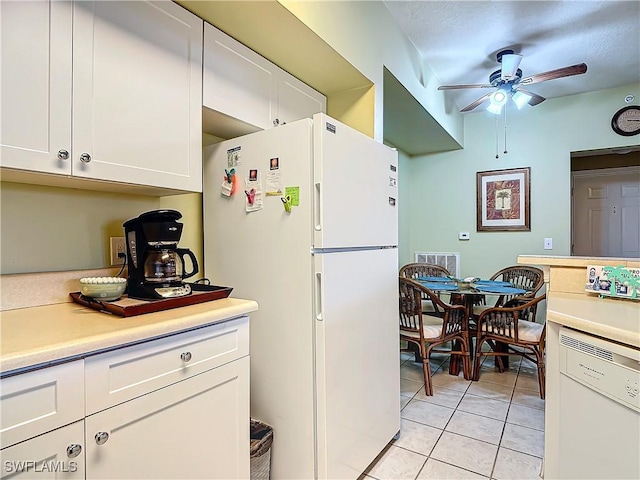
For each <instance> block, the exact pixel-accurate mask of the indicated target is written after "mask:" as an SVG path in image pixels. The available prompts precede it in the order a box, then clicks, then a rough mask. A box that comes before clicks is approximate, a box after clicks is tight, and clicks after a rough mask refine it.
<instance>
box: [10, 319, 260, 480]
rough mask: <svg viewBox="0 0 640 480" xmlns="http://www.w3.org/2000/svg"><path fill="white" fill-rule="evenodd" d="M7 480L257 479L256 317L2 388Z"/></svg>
mask: <svg viewBox="0 0 640 480" xmlns="http://www.w3.org/2000/svg"><path fill="white" fill-rule="evenodd" d="M0 393H1V396H0V399H1V401H0V413H1V415H0V423H1V428H0V433H1V441H2V443H1V450H0V456H1V459H2V471H1V472H0V478H3V479H4V478H7V479H9V478H21V479H22V478H37V479H45V478H64V479H75V478H87V479H99V478H105V479H149V480H151V479H154V480H155V479H165V478H167V479H168V478H172V479H179V478H189V479H198V478H201V479H246V478H249V471H250V468H249V464H250V457H249V442H250V441H249V415H250V412H249V318H248V317H246V316H243V317H239V318H235V319H232V320H227V321H224V322H220V323H216V324H214V325H210V326H207V327H202V328H197V329H194V330H190V331H187V332H183V333H179V334H174V335H169V336H166V337H163V338H159V339H155V340H151V341H147V342H142V343H139V344H136V345H131V346H127V347H123V348H119V349H116V350H112V351H109V352H105V353H101V354H98V355H93V356H89V357H87V358H85V359H84V360H76V361H73V362H69V363H63V364H60V365H57V366H52V367H48V368H43V369H40V370H36V371H33V372H28V373H23V374H17V375H13V376H8V377H5V378H2V380H1V382H0Z"/></svg>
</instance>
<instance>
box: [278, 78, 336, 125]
mask: <svg viewBox="0 0 640 480" xmlns="http://www.w3.org/2000/svg"><path fill="white" fill-rule="evenodd" d="M326 110H327V98H326V97H325V96H324V95H321V94H320V93H318V92H317V91H315V90H314V89H313V88H311V87H310V86H309V85H307V84H306V83H302V82H301V81H300V80H298V79H297V78H296V77H294V76H293V75H290V74H289V73H287V72H285V71H280V75H279V76H278V113H277V116H276V118H277V120H278V124H283V123H289V122H294V121H296V120H300V119H301V118H308V117H309V118H310V117H312V116H313V115H314V114H315V113H326Z"/></svg>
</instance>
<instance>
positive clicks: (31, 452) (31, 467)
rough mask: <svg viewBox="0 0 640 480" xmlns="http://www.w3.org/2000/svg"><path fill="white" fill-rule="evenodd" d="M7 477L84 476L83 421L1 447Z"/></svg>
mask: <svg viewBox="0 0 640 480" xmlns="http://www.w3.org/2000/svg"><path fill="white" fill-rule="evenodd" d="M1 457H2V471H1V472H2V473H1V474H0V478H6V479H7V480H8V479H10V478H11V479H34V478H36V479H38V480H45V479H54V478H55V479H60V480H62V479H64V480H76V479H77V480H80V479H84V478H85V476H84V422H83V421H79V422H75V423H72V424H70V425H67V426H66V427H62V428H58V429H56V430H52V431H51V432H49V433H45V434H44V435H39V436H37V437H33V438H31V439H29V440H27V441H25V442H22V443H18V444H17V445H14V446H12V447H9V448H5V449H4V450H2V454H1Z"/></svg>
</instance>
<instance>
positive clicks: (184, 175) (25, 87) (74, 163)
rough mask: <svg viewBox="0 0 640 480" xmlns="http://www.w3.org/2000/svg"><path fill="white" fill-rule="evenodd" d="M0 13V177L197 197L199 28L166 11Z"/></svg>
mask: <svg viewBox="0 0 640 480" xmlns="http://www.w3.org/2000/svg"><path fill="white" fill-rule="evenodd" d="M1 5H2V40H3V42H2V166H3V167H12V168H17V169H21V170H31V171H37V172H47V173H62V174H66V175H69V174H71V175H72V176H73V177H76V178H88V179H96V180H106V181H110V182H118V183H123V184H134V185H145V186H151V187H159V188H167V189H173V190H181V191H202V25H203V21H202V20H201V19H200V18H198V17H196V16H195V15H193V14H192V13H190V12H189V11H187V10H185V9H183V8H182V7H180V6H179V5H177V4H175V3H173V2H171V1H156V2H151V1H131V2H112V1H97V2H93V1H78V2H74V3H73V4H71V3H70V2H65V1H51V2H46V1H37V2H2V3H1ZM49 12H50V15H49ZM7 99H11V100H10V101H9V102H7ZM14 119H15V120H14ZM71 139H73V140H72V143H71ZM59 150H66V151H68V152H69V158H68V160H66V161H63V160H61V159H59V158H58V155H59V154H58V152H59ZM60 156H61V157H64V156H65V155H64V153H62V154H60Z"/></svg>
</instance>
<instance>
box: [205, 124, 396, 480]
mask: <svg viewBox="0 0 640 480" xmlns="http://www.w3.org/2000/svg"><path fill="white" fill-rule="evenodd" d="M204 164H205V166H204V193H203V202H204V205H203V215H204V238H205V250H204V264H205V276H206V277H208V278H209V279H210V280H211V282H212V283H213V284H216V285H223V286H229V287H233V296H235V297H240V298H248V299H254V300H256V301H257V302H258V304H259V310H258V311H257V312H255V313H254V314H252V315H251V338H250V360H251V416H252V417H253V418H256V419H258V420H261V421H263V422H265V423H267V424H268V425H270V426H272V427H273V430H274V442H273V446H272V448H271V478H272V479H274V480H277V479H285V478H286V479H314V478H319V479H342V478H351V479H355V478H358V476H359V475H360V474H361V473H362V472H363V470H364V469H365V468H366V467H367V466H368V465H369V464H370V463H371V462H372V461H373V460H374V459H375V457H376V456H377V455H378V454H379V453H380V452H381V451H382V450H383V449H384V447H385V446H386V445H387V444H388V443H389V442H390V441H391V440H392V438H393V437H394V436H395V435H396V434H397V433H398V432H399V431H400V372H399V353H398V349H399V340H398V292H397V289H398V286H397V284H398V253H397V252H398V250H397V243H398V220H397V219H398V213H397V212H398V186H397V178H398V175H397V173H398V172H397V168H398V161H397V152H396V151H395V150H393V149H391V148H389V147H387V146H385V145H383V144H381V143H379V142H376V141H374V140H373V139H371V138H370V137H367V136H366V135H364V134H362V133H360V132H358V131H356V130H354V129H352V128H350V127H348V126H346V125H344V124H342V123H340V122H338V121H336V120H334V119H332V118H330V117H328V116H326V115H324V114H317V115H314V117H313V119H304V120H300V121H296V122H292V123H289V124H285V125H282V126H279V127H277V128H273V129H270V130H264V131H261V132H257V133H253V134H250V135H246V136H243V137H240V138H236V139H232V140H227V141H224V142H221V143H218V144H216V145H212V146H209V147H206V148H205V151H204ZM233 175H235V180H234V178H233ZM230 180H231V181H230ZM232 187H233V192H234V193H233V194H231V190H232ZM285 202H287V203H288V205H287V203H285Z"/></svg>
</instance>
